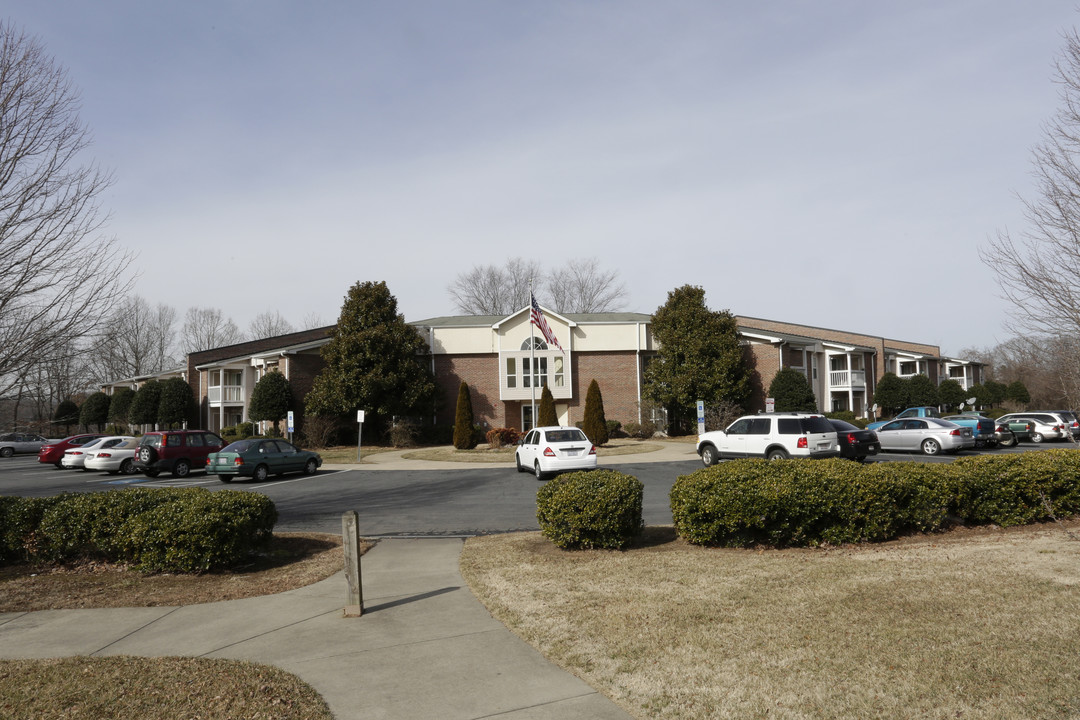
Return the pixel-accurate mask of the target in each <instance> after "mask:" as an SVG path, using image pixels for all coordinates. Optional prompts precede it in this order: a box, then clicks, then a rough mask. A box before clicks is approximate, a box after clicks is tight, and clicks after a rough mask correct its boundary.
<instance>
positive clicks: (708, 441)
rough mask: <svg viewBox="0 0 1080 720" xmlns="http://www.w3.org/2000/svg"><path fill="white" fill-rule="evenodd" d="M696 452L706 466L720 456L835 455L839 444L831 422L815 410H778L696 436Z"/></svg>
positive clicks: (772, 458) (779, 456)
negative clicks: (806, 411) (724, 428)
mask: <svg viewBox="0 0 1080 720" xmlns="http://www.w3.org/2000/svg"><path fill="white" fill-rule="evenodd" d="M697 452H698V455H700V456H701V462H703V463H704V464H705V465H706V466H709V465H714V464H716V462H717V461H718V460H720V459H721V458H741V457H760V458H768V459H769V460H783V459H785V458H793V457H804V458H805V457H810V458H821V457H836V456H837V455H839V454H840V446H839V444H838V442H837V439H836V430H835V429H834V428H833V426H832V423H830V422H829V421H828V419H827V418H826V417H825V416H824V415H821V414H819V413H803V412H787V413H785V412H778V413H760V414H758V415H747V416H745V417H741V418H739V419H738V420H736V421H735V422H733V423H731V425H729V426H728V428H727V430H713V431H712V432H707V433H704V434H702V435H699V436H698V442H697Z"/></svg>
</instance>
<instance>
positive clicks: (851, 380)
mask: <svg viewBox="0 0 1080 720" xmlns="http://www.w3.org/2000/svg"><path fill="white" fill-rule="evenodd" d="M829 389H831V390H839V389H845V390H846V389H852V390H865V389H866V371H865V370H830V371H829Z"/></svg>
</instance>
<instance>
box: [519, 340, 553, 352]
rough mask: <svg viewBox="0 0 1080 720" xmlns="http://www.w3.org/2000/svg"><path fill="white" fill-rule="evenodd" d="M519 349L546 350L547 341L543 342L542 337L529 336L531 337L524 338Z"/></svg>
mask: <svg viewBox="0 0 1080 720" xmlns="http://www.w3.org/2000/svg"><path fill="white" fill-rule="evenodd" d="M521 349H522V350H547V349H548V346H547V343H546V342H544V339H543V338H538V337H531V338H528V339H526V340H525V342H523V343H521Z"/></svg>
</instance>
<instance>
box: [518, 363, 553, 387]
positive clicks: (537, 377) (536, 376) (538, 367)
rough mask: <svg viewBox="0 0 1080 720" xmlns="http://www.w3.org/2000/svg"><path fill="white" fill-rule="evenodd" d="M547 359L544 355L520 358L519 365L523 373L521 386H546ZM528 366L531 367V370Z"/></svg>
mask: <svg viewBox="0 0 1080 720" xmlns="http://www.w3.org/2000/svg"><path fill="white" fill-rule="evenodd" d="M547 361H548V359H547V358H546V357H539V358H521V367H522V370H523V371H524V375H525V384H524V386H523V387H547ZM530 368H532V371H531V372H530V371H529V369H530ZM530 383H531V384H530Z"/></svg>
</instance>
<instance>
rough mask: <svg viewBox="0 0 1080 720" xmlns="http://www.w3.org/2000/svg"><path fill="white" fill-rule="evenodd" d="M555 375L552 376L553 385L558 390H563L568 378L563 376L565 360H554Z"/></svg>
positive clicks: (558, 358) (559, 358)
mask: <svg viewBox="0 0 1080 720" xmlns="http://www.w3.org/2000/svg"><path fill="white" fill-rule="evenodd" d="M554 365H555V374H554V375H553V376H552V383H553V384H554V385H555V387H557V388H561V387H562V386H563V385H564V384H565V382H566V376H565V375H564V374H563V359H562V358H561V357H557V358H554Z"/></svg>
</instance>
